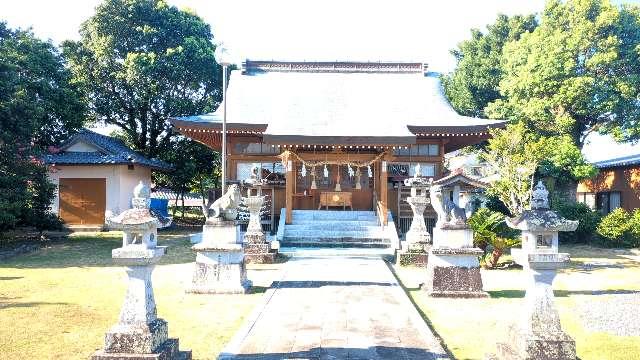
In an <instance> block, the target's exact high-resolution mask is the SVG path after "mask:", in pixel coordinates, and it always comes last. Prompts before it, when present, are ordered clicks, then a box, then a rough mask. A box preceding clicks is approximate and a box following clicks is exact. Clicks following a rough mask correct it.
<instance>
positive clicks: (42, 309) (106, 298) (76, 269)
mask: <svg viewBox="0 0 640 360" xmlns="http://www.w3.org/2000/svg"><path fill="white" fill-rule="evenodd" d="M120 236H121V233H118V232H110V233H98V234H90V235H75V236H72V237H71V238H70V239H69V241H66V242H64V243H59V244H55V245H53V246H51V247H49V248H46V249H42V250H40V251H38V252H36V253H33V254H28V255H23V256H19V257H15V258H12V259H9V260H7V261H4V262H3V263H0V324H2V325H1V326H0V349H2V355H1V356H0V357H2V358H6V359H25V358H33V359H87V358H88V357H89V356H90V355H91V354H92V353H93V352H94V351H95V350H97V349H99V348H101V347H102V346H103V339H104V333H105V331H106V330H107V329H108V328H109V327H111V326H112V325H114V324H115V323H116V322H117V320H118V314H119V311H120V307H121V305H122V302H123V300H124V292H125V285H126V284H125V279H126V275H125V273H124V270H123V268H122V267H118V266H113V264H112V262H111V249H113V248H116V247H119V246H120V245H121V238H120ZM159 245H166V246H169V248H168V254H167V255H165V256H164V257H163V259H162V261H161V262H160V264H159V265H158V266H157V267H156V269H155V271H154V273H153V282H154V289H155V298H156V304H157V306H158V316H159V317H161V318H163V319H165V320H167V321H168V323H169V336H171V337H178V338H180V347H181V348H182V349H192V350H193V355H194V358H195V359H213V358H215V357H216V356H217V354H218V353H219V352H220V351H221V350H222V348H223V347H224V345H225V344H226V343H227V342H228V341H229V340H230V338H231V337H232V336H233V335H234V333H235V331H236V330H237V329H238V328H239V327H240V326H241V325H242V322H243V320H244V319H245V317H246V316H247V315H249V313H250V312H251V310H252V309H253V308H254V306H255V305H256V304H257V303H258V302H259V301H260V299H261V296H262V292H263V291H264V287H268V286H269V284H270V282H271V280H272V279H273V278H275V276H277V273H278V269H279V268H280V265H255V266H253V265H252V267H250V268H249V276H250V278H251V279H252V280H254V284H256V285H259V286H258V287H256V289H255V290H253V291H252V293H251V294H248V295H191V294H185V293H184V286H185V282H186V281H190V276H191V271H192V266H193V264H192V262H193V261H194V260H195V254H194V253H193V252H192V251H191V249H190V246H191V244H190V243H189V240H188V237H187V236H186V234H180V233H160V236H159ZM252 269H253V270H252ZM260 286H262V287H260Z"/></svg>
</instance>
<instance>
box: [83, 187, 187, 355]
mask: <svg viewBox="0 0 640 360" xmlns="http://www.w3.org/2000/svg"><path fill="white" fill-rule="evenodd" d="M149 203H150V196H149V188H148V187H147V186H146V185H144V184H143V183H142V182H140V183H139V184H138V185H137V186H136V187H135V189H134V191H133V200H132V204H133V208H132V209H129V210H126V211H124V212H123V213H121V214H120V215H118V216H116V217H113V218H111V219H109V220H108V225H109V226H110V227H111V228H112V229H118V230H122V231H123V232H124V235H123V236H122V247H120V248H117V249H114V250H113V251H112V253H111V256H112V258H113V260H114V263H116V264H118V265H123V266H126V269H127V276H128V278H129V279H128V286H127V293H126V295H125V300H124V304H123V305H122V310H121V311H120V319H119V321H118V323H117V324H116V325H114V326H113V327H112V328H111V329H109V331H108V332H107V334H106V335H105V341H104V349H103V350H100V351H98V352H96V353H95V354H94V355H93V356H91V359H93V360H106V359H111V360H113V359H124V358H126V359H191V352H190V351H179V350H178V348H179V347H178V339H169V338H168V329H167V322H166V321H165V320H163V319H160V318H158V317H157V313H156V303H155V299H154V297H153V285H152V283H151V273H152V271H153V268H154V267H155V264H156V263H157V262H158V261H159V260H160V258H161V257H162V256H163V255H164V254H165V253H166V246H157V229H158V226H159V225H160V224H161V220H158V219H157V218H156V217H154V216H153V214H151V212H150V211H149Z"/></svg>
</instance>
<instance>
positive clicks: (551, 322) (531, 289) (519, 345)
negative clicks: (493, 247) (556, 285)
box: [492, 254, 576, 360]
mask: <svg viewBox="0 0 640 360" xmlns="http://www.w3.org/2000/svg"><path fill="white" fill-rule="evenodd" d="M567 262H569V256H568V254H530V255H529V257H528V266H525V275H526V276H527V277H528V284H527V290H526V295H525V309H524V311H523V314H522V317H521V318H520V319H519V321H518V322H516V323H515V324H513V325H511V326H510V331H509V337H508V340H507V342H506V343H498V344H497V353H496V355H494V356H492V358H494V359H532V360H533V359H558V360H573V359H575V358H576V344H575V341H574V340H573V339H572V338H571V337H570V336H569V335H567V333H565V332H564V331H563V330H562V326H561V325H560V316H559V315H558V310H557V309H556V307H555V301H554V295H553V287H552V284H553V279H554V278H555V276H556V272H557V269H558V268H560V267H563V266H564V264H566V263H567Z"/></svg>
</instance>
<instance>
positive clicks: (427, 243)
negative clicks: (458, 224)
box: [398, 164, 432, 267]
mask: <svg viewBox="0 0 640 360" xmlns="http://www.w3.org/2000/svg"><path fill="white" fill-rule="evenodd" d="M431 184H432V180H428V179H427V178H426V177H423V176H421V169H420V164H418V165H416V171H415V175H414V176H413V177H412V178H409V179H405V180H404V185H405V186H409V187H411V196H409V197H407V203H409V205H410V206H411V210H412V211H413V219H412V220H411V227H410V228H409V231H407V233H406V234H405V248H404V249H403V251H401V252H400V253H399V254H398V263H399V264H400V265H417V266H423V267H424V266H427V259H428V256H429V255H428V252H429V249H430V248H431V235H430V234H429V231H428V230H427V225H426V224H425V221H424V211H425V210H426V208H427V205H429V204H430V203H431V200H430V199H429V188H430V187H431Z"/></svg>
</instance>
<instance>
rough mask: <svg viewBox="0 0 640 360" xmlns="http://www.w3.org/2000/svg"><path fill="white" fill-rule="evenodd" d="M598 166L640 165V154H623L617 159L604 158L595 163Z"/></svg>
mask: <svg viewBox="0 0 640 360" xmlns="http://www.w3.org/2000/svg"><path fill="white" fill-rule="evenodd" d="M593 165H595V166H596V167H597V168H601V169H602V168H611V167H620V166H631V165H640V154H635V155H629V156H623V157H619V158H615V159H609V160H603V161H598V162H595V163H593Z"/></svg>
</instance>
